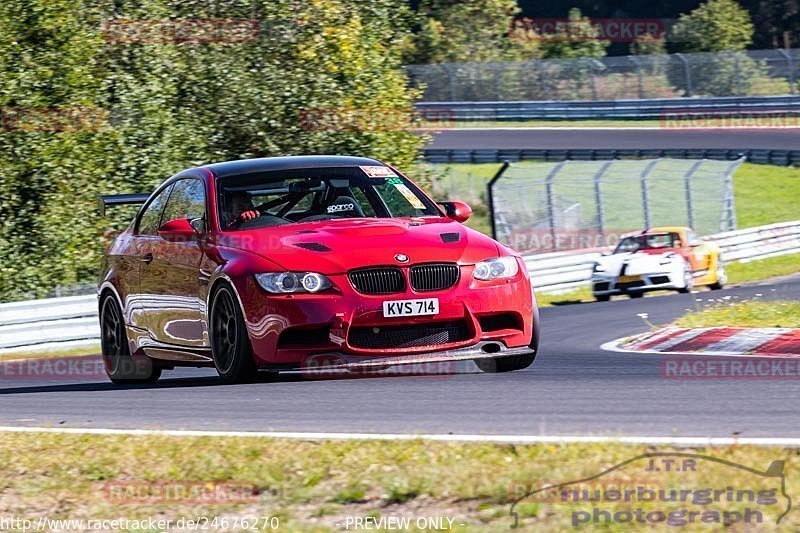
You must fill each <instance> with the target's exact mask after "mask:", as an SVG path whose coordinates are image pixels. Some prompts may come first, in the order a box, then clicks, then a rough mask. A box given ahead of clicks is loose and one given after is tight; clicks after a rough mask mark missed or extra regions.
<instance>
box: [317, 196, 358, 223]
mask: <svg viewBox="0 0 800 533" xmlns="http://www.w3.org/2000/svg"><path fill="white" fill-rule="evenodd" d="M325 214H326V215H330V216H335V217H342V218H356V217H363V216H364V210H363V209H361V206H360V205H359V203H358V202H357V201H356V199H355V198H353V197H352V196H338V197H337V198H336V200H334V201H333V202H331V203H330V204H328V207H326V208H325Z"/></svg>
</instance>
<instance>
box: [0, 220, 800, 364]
mask: <svg viewBox="0 0 800 533" xmlns="http://www.w3.org/2000/svg"><path fill="white" fill-rule="evenodd" d="M705 238H706V240H710V241H711V240H713V241H714V242H716V243H717V244H719V246H720V247H721V248H722V253H723V258H724V259H725V260H726V261H729V262H730V261H742V262H747V261H752V260H756V259H765V258H767V257H774V256H778V255H784V254H790V253H800V220H796V221H793V222H780V223H777V224H770V225H767V226H758V227H755V228H747V229H743V230H737V231H728V232H724V233H717V234H715V235H709V236H708V237H705ZM600 255H601V251H600V250H591V251H587V252H584V253H580V252H577V253H575V252H555V253H547V254H538V255H529V256H526V257H525V258H524V259H525V264H526V265H527V267H528V270H529V271H530V273H531V278H532V282H533V286H534V288H535V289H536V290H537V292H558V291H564V290H569V289H573V288H577V287H580V286H584V285H586V284H587V283H588V281H589V279H590V277H591V273H592V265H593V264H594V262H595V260H596V259H597V258H598V257H600ZM99 339H100V327H99V325H98V319H97V297H96V296H95V295H89V296H73V297H68V298H49V299H46V300H31V301H27V302H14V303H8V304H0V350H2V351H5V352H8V350H9V349H11V350H20V349H23V350H24V349H29V350H33V349H41V348H42V347H43V346H47V347H58V346H59V345H62V346H67V345H74V343H76V342H85V343H87V344H91V343H97V342H98V341H99Z"/></svg>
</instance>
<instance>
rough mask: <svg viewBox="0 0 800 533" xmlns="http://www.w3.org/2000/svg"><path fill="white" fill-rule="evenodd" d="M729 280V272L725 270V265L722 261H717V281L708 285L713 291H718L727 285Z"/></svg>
mask: <svg viewBox="0 0 800 533" xmlns="http://www.w3.org/2000/svg"><path fill="white" fill-rule="evenodd" d="M727 282H728V273H727V272H726V271H725V265H724V264H722V261H720V262H719V263H717V281H715V282H714V283H712V284H711V285H709V286H708V287H709V288H710V289H711V290H712V291H718V290H720V289H722V288H723V287H725V284H726V283H727Z"/></svg>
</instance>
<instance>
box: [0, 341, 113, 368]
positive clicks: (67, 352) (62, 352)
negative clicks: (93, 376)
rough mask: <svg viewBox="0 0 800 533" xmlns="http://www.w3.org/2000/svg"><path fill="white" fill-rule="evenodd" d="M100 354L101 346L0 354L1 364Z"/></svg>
mask: <svg viewBox="0 0 800 533" xmlns="http://www.w3.org/2000/svg"><path fill="white" fill-rule="evenodd" d="M99 353H100V344H99V343H98V344H96V345H92V346H87V347H85V348H69V349H59V350H45V351H35V350H31V351H26V352H8V353H5V354H0V363H2V362H3V361H8V360H11V359H30V358H40V357H52V358H60V357H72V356H79V355H95V354H99Z"/></svg>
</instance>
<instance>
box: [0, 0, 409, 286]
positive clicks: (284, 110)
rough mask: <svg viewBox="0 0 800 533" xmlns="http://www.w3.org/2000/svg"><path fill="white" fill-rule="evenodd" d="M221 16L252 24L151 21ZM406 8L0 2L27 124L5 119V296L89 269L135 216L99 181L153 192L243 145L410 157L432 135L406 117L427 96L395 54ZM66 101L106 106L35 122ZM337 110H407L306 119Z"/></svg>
mask: <svg viewBox="0 0 800 533" xmlns="http://www.w3.org/2000/svg"><path fill="white" fill-rule="evenodd" d="M226 19H232V20H239V21H244V23H245V27H247V24H248V21H249V22H253V23H254V24H252V25H250V29H251V30H256V31H255V32H254V33H252V32H251V33H250V34H247V35H245V38H244V39H240V38H238V37H239V35H238V34H230V35H221V36H220V37H218V38H215V39H211V40H205V41H204V40H198V39H196V38H194V37H195V36H196V35H197V33H196V32H195V33H189V34H188V38H186V39H183V38H170V36H169V35H167V36H166V38H163V37H164V33H163V31H162V30H164V28H157V26H158V25H163V23H164V21H168V20H171V21H177V22H180V21H184V22H185V21H189V22H193V23H197V24H199V26H204V25H205V26H209V25H210V26H214V25H215V24H216V22H214V21H219V20H226ZM410 19H411V12H410V10H409V9H407V8H406V7H405V3H404V2H402V1H401V0H325V1H323V0H309V1H308V2H302V3H301V2H296V1H294V0H238V1H231V2H226V3H225V7H224V8H222V7H219V6H218V5H217V6H214V5H213V3H211V4H210V3H209V2H207V1H205V0H115V1H114V2H113V3H112V2H104V3H102V4H100V6H98V5H97V3H96V2H94V1H91V0H5V1H4V2H2V3H0V118H2V117H6V119H8V116H10V115H11V114H13V113H17V115H22V116H23V118H25V119H26V120H27V122H29V124H26V125H25V127H24V128H23V127H17V126H16V125H15V126H14V127H13V128H12V127H9V126H8V120H6V126H5V128H4V129H2V128H0V221H1V222H0V256H2V257H3V261H2V262H1V263H0V299H14V298H22V297H31V296H44V295H47V294H48V292H49V291H50V290H51V289H52V288H53V287H54V286H56V285H57V284H72V283H76V282H82V281H90V280H93V278H94V276H95V275H96V272H97V270H98V268H99V261H100V255H101V253H102V250H103V244H104V241H103V235H104V234H105V232H106V228H109V229H122V228H124V227H125V222H126V220H129V219H130V217H131V215H132V212H131V211H127V212H122V209H123V208H120V209H119V210H118V213H116V214H113V213H112V214H111V218H110V219H105V220H104V219H101V218H100V216H99V213H98V211H97V209H96V207H95V206H96V195H97V194H99V193H107V194H112V193H123V192H147V191H150V190H152V189H153V187H154V186H155V185H156V184H158V183H159V182H161V181H163V180H164V179H166V178H167V177H169V176H170V175H172V174H173V173H175V172H177V171H179V170H182V169H184V168H186V167H189V166H196V165H200V164H203V163H209V162H214V161H224V160H231V159H240V158H245V157H263V156H274V155H295V154H306V153H342V154H348V153H349V154H358V155H364V156H372V157H378V158H381V159H384V160H387V161H389V162H391V163H393V164H396V165H399V166H401V167H403V166H408V165H411V164H413V163H414V162H415V161H416V159H417V157H418V154H419V150H420V148H421V146H422V145H423V143H424V139H423V138H421V137H420V136H419V135H417V134H416V133H414V132H412V131H410V129H409V128H407V127H403V126H404V124H403V123H402V122H403V120H404V118H403V117H406V118H408V117H410V116H411V113H412V112H413V101H414V99H415V98H416V95H417V93H416V92H415V91H413V90H409V89H408V83H407V79H406V74H405V72H404V70H403V69H402V63H401V58H402V54H403V52H404V50H405V49H406V47H407V46H408V43H409V42H410V38H411V28H410V22H409V21H410ZM124 21H129V22H124ZM130 21H136V23H137V24H139V29H138V30H136V31H134V28H133V26H131V24H132V23H131V22H130ZM209 21H210V22H209ZM104 24H105V27H106V30H108V29H109V28H113V31H105V32H104ZM126 24H127V25H128V26H127V27H126V26H125V25H126ZM147 26H149V28H148V27H147ZM139 30H146V31H144V33H141V31H139ZM156 30H157V31H156ZM148 31H149V33H148ZM137 32H138V33H137ZM154 32H155V33H154ZM158 32H161V33H158ZM142 35H145V36H144V37H142ZM148 35H149V36H148ZM176 36H177V34H176ZM153 37H155V38H153ZM64 109H79V110H80V109H84V110H97V111H101V112H102V113H101V114H102V115H104V116H105V117H106V120H104V121H102V124H95V125H94V126H97V127H77V128H67V129H64V128H58V127H55V128H54V127H48V124H47V123H46V122H47V120H45V121H42V120H39V122H43V123H40V124H38V125H37V124H30V122H31V117H34V118H36V117H39V116H45V117H46V116H48V115H53V114H54V112H55V111H58V110H64ZM20 110H21V112H20ZM342 110H344V111H352V112H353V113H355V114H356V115H357V116H367V115H378V116H380V115H391V116H393V117H398V120H397V121H395V122H396V123H395V124H388V125H385V127H378V128H375V127H373V126H372V125H370V124H368V123H366V124H362V123H355V122H354V123H348V124H340V123H336V122H335V121H334V122H331V121H328V123H327V125H326V126H325V127H316V126H315V125H314V124H309V123H308V122H307V121H304V117H305V116H306V115H307V114H308V112H309V111H311V112H313V113H317V114H320V113H321V114H330V115H331V116H335V117H338V116H339V115H337V114H336V113H338V112H340V111H342ZM51 118H52V117H51ZM37 120H38V118H37ZM48 120H49V119H48ZM23 122H24V121H23Z"/></svg>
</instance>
